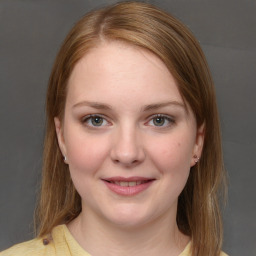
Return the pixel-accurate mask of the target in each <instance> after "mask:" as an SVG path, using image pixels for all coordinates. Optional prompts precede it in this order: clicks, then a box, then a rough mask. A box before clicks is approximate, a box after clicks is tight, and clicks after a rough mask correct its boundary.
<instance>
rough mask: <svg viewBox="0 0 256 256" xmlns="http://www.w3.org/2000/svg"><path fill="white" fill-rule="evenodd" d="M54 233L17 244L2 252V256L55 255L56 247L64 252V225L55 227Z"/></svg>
mask: <svg viewBox="0 0 256 256" xmlns="http://www.w3.org/2000/svg"><path fill="white" fill-rule="evenodd" d="M52 233H53V236H52V235H49V236H45V237H42V238H35V239H33V240H30V241H27V242H23V243H20V244H16V245H14V246H12V247H11V248H9V249H7V250H5V251H3V252H0V256H31V255H33V256H46V255H47V256H55V255H56V248H60V251H61V253H62V252H63V250H62V249H63V244H65V239H64V237H63V228H62V226H57V227H55V228H54V229H53V232H52ZM64 247H65V246H64Z"/></svg>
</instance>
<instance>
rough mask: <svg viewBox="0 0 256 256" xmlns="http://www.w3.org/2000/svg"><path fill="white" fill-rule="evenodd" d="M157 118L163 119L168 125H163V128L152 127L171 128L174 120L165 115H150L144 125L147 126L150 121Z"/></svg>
mask: <svg viewBox="0 0 256 256" xmlns="http://www.w3.org/2000/svg"><path fill="white" fill-rule="evenodd" d="M157 117H161V118H165V120H167V121H168V122H169V124H168V125H164V126H154V127H157V128H160V129H161V128H167V127H169V126H171V125H172V124H175V118H174V117H173V116H170V115H167V114H154V115H151V116H150V117H149V118H148V119H147V121H146V124H148V123H149V122H150V121H152V120H153V119H154V118H157Z"/></svg>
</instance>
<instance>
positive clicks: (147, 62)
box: [67, 42, 182, 103]
mask: <svg viewBox="0 0 256 256" xmlns="http://www.w3.org/2000/svg"><path fill="white" fill-rule="evenodd" d="M110 96H111V100H113V98H115V97H117V98H118V97H120V98H119V100H120V99H123V100H127V103H129V102H131V103H132V101H131V99H130V98H131V96H132V97H133V101H134V100H135V99H137V100H139V101H143V99H145V100H147V101H155V100H157V98H159V99H161V100H180V101H182V98H181V95H180V93H179V90H178V87H177V83H176V81H175V79H174V77H173V76H172V74H171V73H170V72H169V70H168V68H167V67H166V65H165V64H164V63H163V62H162V61H161V60H160V59H159V58H158V57H157V56H155V55H154V54H152V53H150V52H149V51H146V50H144V49H141V48H138V47H134V46H131V45H128V44H126V43H119V42H108V43H106V42H104V43H101V44H100V45H98V46H97V47H95V48H93V49H91V50H90V51H89V52H88V53H87V54H86V55H84V56H83V57H82V58H81V59H80V60H79V61H78V63H77V64H76V65H75V67H74V69H73V72H72V73H71V76H70V79H69V83H68V95H67V99H68V100H71V99H75V100H77V101H79V100H83V99H87V98H92V97H93V99H94V100H108V98H109V97H110Z"/></svg>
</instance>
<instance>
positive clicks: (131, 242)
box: [68, 211, 189, 256]
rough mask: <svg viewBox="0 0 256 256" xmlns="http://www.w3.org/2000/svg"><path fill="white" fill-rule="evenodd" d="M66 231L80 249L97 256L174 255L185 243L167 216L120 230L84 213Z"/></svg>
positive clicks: (182, 248) (179, 251)
mask: <svg viewBox="0 0 256 256" xmlns="http://www.w3.org/2000/svg"><path fill="white" fill-rule="evenodd" d="M68 228H69V230H70V232H71V234H72V235H73V236H74V238H75V239H76V240H77V241H78V243H79V244H80V245H81V247H82V248H84V249H85V250H86V251H87V252H89V253H90V254H91V255H97V256H98V255H99V256H101V255H104V256H113V255H120V256H127V255H134V256H137V255H140V256H143V255H147V256H151V255H152V256H153V255H168V256H177V255H179V254H180V253H181V252H182V251H183V250H184V248H185V246H186V245H187V243H188V242H189V237H187V236H185V235H184V234H182V233H181V232H180V231H179V229H178V227H177V224H176V218H170V216H169V215H168V216H161V217H160V218H159V219H157V220H154V221H153V222H150V223H147V224H144V225H141V226H139V227H138V226H136V227H120V226H117V225H114V224H112V223H108V222H104V221H102V219H101V218H98V217H97V216H95V214H90V213H89V212H88V211H86V214H85V213H83V212H82V213H81V214H80V215H79V216H78V217H77V218H76V219H75V220H74V221H73V222H71V223H70V224H69V225H68ZM106 248H107V249H106Z"/></svg>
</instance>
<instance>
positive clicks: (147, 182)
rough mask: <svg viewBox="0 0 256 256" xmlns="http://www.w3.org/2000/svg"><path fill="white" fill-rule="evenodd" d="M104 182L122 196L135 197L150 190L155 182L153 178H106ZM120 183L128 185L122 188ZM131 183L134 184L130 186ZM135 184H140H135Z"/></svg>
mask: <svg viewBox="0 0 256 256" xmlns="http://www.w3.org/2000/svg"><path fill="white" fill-rule="evenodd" d="M102 181H103V182H104V183H105V185H106V186H107V187H108V188H109V189H110V190H111V191H112V192H114V193H116V194H118V195H121V196H134V195H137V194H139V193H141V192H143V191H145V190H146V189H147V188H149V187H150V186H151V185H152V183H153V182H154V181H155V179H153V178H146V177H139V176H133V177H110V178H104V179H102ZM120 182H126V183H127V185H124V186H121V185H120V184H118V183H120ZM129 182H131V183H132V186H129ZM135 182H137V183H139V184H136V185H135V184H134V183H135Z"/></svg>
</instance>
